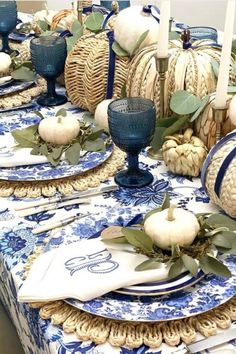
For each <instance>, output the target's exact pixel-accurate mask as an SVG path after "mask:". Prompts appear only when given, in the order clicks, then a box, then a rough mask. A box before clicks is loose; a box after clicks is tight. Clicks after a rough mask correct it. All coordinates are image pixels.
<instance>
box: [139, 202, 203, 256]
mask: <svg viewBox="0 0 236 354" xmlns="http://www.w3.org/2000/svg"><path fill="white" fill-rule="evenodd" d="M144 230H145V232H146V234H148V235H149V236H150V237H151V239H152V240H153V242H154V243H155V244H156V245H157V246H158V247H160V248H162V249H168V248H170V247H171V246H173V245H176V244H178V245H180V246H187V245H191V244H192V242H193V241H194V239H195V237H196V236H197V233H198V231H199V230H200V225H199V223H198V220H197V218H196V216H195V215H194V214H192V213H191V212H190V211H186V210H184V209H180V208H174V206H171V207H170V208H169V209H165V210H163V211H161V212H157V213H154V214H152V215H150V216H149V218H147V220H146V221H145V222H144Z"/></svg>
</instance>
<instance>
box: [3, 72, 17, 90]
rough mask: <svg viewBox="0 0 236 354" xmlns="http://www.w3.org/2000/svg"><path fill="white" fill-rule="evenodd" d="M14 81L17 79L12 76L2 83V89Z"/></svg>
mask: <svg viewBox="0 0 236 354" xmlns="http://www.w3.org/2000/svg"><path fill="white" fill-rule="evenodd" d="M9 76H10V75H9ZM14 81H15V79H13V77H12V78H11V79H10V80H8V81H6V82H2V83H0V89H1V88H5V87H7V86H9V85H11V84H12V83H13V82H14Z"/></svg>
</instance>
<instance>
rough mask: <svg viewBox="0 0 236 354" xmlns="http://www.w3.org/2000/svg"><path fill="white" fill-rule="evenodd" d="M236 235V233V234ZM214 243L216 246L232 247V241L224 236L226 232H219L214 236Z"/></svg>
mask: <svg viewBox="0 0 236 354" xmlns="http://www.w3.org/2000/svg"><path fill="white" fill-rule="evenodd" d="M235 236H236V235H235ZM212 243H213V245H215V246H219V247H223V248H228V249H231V248H232V242H230V240H229V239H228V238H227V237H225V236H224V234H217V235H215V236H214V237H213V238H212Z"/></svg>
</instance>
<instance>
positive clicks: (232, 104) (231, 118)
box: [229, 95, 236, 126]
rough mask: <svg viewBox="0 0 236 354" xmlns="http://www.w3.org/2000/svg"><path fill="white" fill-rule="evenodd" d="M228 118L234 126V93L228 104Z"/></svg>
mask: <svg viewBox="0 0 236 354" xmlns="http://www.w3.org/2000/svg"><path fill="white" fill-rule="evenodd" d="M229 118H230V120H231V122H232V123H233V125H234V126H236V95H234V96H233V98H232V100H231V102H230V105H229Z"/></svg>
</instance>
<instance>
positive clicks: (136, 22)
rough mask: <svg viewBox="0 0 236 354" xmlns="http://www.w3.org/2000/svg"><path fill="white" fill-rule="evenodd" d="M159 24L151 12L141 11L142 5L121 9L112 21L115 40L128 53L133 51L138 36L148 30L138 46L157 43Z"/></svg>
mask: <svg viewBox="0 0 236 354" xmlns="http://www.w3.org/2000/svg"><path fill="white" fill-rule="evenodd" d="M158 29H159V24H158V22H157V20H156V19H155V18H154V17H153V16H152V14H151V13H145V12H143V7H142V6H131V7H128V8H127V9H124V10H122V11H121V12H120V13H119V14H118V16H117V18H116V20H115V23H114V37H115V40H116V42H118V44H119V45H120V46H121V47H122V48H123V49H124V50H126V51H127V52H128V53H129V54H132V53H133V50H134V48H135V46H136V43H137V41H138V39H139V38H140V36H141V35H142V34H143V33H144V32H146V31H147V30H149V33H148V35H147V37H146V38H145V40H144V41H143V42H142V43H141V45H140V48H143V47H146V46H148V45H150V44H154V43H157V39H158Z"/></svg>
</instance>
